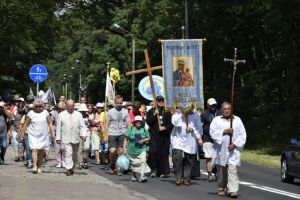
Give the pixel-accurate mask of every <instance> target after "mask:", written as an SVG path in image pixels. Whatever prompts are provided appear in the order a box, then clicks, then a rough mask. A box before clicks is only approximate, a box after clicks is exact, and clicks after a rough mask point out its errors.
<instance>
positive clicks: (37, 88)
mask: <svg viewBox="0 0 300 200" xmlns="http://www.w3.org/2000/svg"><path fill="white" fill-rule="evenodd" d="M36 98H37V99H38V98H39V83H36Z"/></svg>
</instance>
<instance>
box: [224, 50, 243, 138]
mask: <svg viewBox="0 0 300 200" xmlns="http://www.w3.org/2000/svg"><path fill="white" fill-rule="evenodd" d="M224 62H230V63H232V64H233V73H232V84H231V97H230V103H231V114H230V128H232V122H233V98H234V79H235V72H236V69H237V65H238V64H239V63H242V64H245V63H246V60H238V59H237V48H234V55H233V59H228V58H224ZM230 144H232V134H231V135H230Z"/></svg>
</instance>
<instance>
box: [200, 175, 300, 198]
mask: <svg viewBox="0 0 300 200" xmlns="http://www.w3.org/2000/svg"><path fill="white" fill-rule="evenodd" d="M201 174H204V175H208V174H207V172H206V171H203V170H201ZM239 183H240V184H241V185H244V186H248V187H251V188H255V189H259V190H263V191H267V192H271V193H276V194H280V195H284V196H288V197H291V198H294V199H300V194H296V193H292V192H287V191H284V190H278V189H275V188H271V187H268V186H264V185H258V184H255V183H251V182H246V181H240V182H239Z"/></svg>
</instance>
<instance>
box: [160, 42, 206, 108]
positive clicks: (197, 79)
mask: <svg viewBox="0 0 300 200" xmlns="http://www.w3.org/2000/svg"><path fill="white" fill-rule="evenodd" d="M161 42H162V54H163V56H162V63H163V76H164V85H165V107H166V109H173V108H175V107H177V108H179V109H180V110H182V111H183V112H188V111H189V110H191V108H193V107H194V108H196V109H197V110H204V95H203V64H202V42H203V41H202V40H201V39H184V40H183V39H182V40H161Z"/></svg>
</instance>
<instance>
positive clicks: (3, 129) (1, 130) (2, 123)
mask: <svg viewBox="0 0 300 200" xmlns="http://www.w3.org/2000/svg"><path fill="white" fill-rule="evenodd" d="M6 134H7V124H6V117H4V115H0V135H6Z"/></svg>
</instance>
